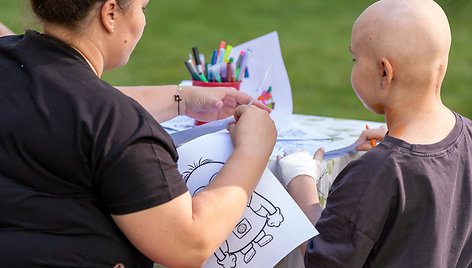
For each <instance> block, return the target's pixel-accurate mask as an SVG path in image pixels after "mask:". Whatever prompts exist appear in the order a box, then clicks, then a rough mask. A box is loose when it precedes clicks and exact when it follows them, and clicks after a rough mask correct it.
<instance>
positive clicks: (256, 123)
mask: <svg viewBox="0 0 472 268" xmlns="http://www.w3.org/2000/svg"><path fill="white" fill-rule="evenodd" d="M234 118H235V119H236V122H234V123H231V124H229V125H228V130H229V132H230V135H231V140H232V143H233V147H234V150H243V151H244V152H246V153H250V154H251V155H253V156H263V158H264V161H267V159H268V158H269V156H270V154H271V153H272V150H273V148H274V145H275V140H276V138H277V130H276V128H275V124H274V121H273V120H272V118H270V116H269V114H268V112H267V110H265V109H264V110H263V109H260V108H258V107H255V106H253V105H251V106H248V105H241V106H238V107H237V108H236V109H235V111H234Z"/></svg>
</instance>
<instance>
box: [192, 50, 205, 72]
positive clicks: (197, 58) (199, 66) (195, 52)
mask: <svg viewBox="0 0 472 268" xmlns="http://www.w3.org/2000/svg"><path fill="white" fill-rule="evenodd" d="M192 51H193V58H194V59H195V65H197V72H198V74H199V75H200V74H202V73H203V68H202V63H201V62H200V53H198V47H192Z"/></svg>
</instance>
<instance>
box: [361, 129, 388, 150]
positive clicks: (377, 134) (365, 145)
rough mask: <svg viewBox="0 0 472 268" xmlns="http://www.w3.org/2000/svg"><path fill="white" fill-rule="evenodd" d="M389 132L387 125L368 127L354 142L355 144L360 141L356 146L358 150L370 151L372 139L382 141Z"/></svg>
mask: <svg viewBox="0 0 472 268" xmlns="http://www.w3.org/2000/svg"><path fill="white" fill-rule="evenodd" d="M386 133H387V127H386V126H381V127H379V128H372V129H366V130H364V131H362V133H361V135H360V136H359V138H358V139H357V140H356V141H355V142H354V144H357V143H360V145H359V146H357V147H356V150H357V151H369V150H370V149H372V144H371V142H370V140H371V139H374V140H376V141H382V140H383V139H384V137H385V134H386Z"/></svg>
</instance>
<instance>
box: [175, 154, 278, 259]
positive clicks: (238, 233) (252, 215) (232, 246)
mask: <svg viewBox="0 0 472 268" xmlns="http://www.w3.org/2000/svg"><path fill="white" fill-rule="evenodd" d="M223 164H224V162H221V161H214V160H210V159H200V161H198V163H194V165H189V168H188V170H187V171H185V172H183V173H182V175H183V179H184V180H185V182H186V184H187V187H188V189H189V191H190V193H191V194H192V195H194V194H196V193H197V192H199V191H201V190H202V189H203V188H205V186H206V185H207V184H208V183H209V182H210V181H211V180H212V179H213V178H214V177H215V176H216V175H217V174H218V172H219V170H220V169H221V167H222V166H223ZM247 207H248V208H249V209H246V210H245V211H244V214H243V216H242V217H241V219H240V221H239V222H238V224H237V225H236V227H235V228H234V229H233V232H232V233H231V235H230V236H229V237H228V238H227V239H226V241H225V242H224V243H223V244H222V245H221V246H220V248H219V249H217V250H216V252H215V257H216V259H217V263H218V264H219V265H220V266H222V267H224V268H234V267H237V263H238V257H237V255H238V254H241V255H242V259H243V261H244V263H246V264H248V263H249V262H250V261H251V260H252V259H253V258H254V256H255V255H256V253H257V249H258V248H262V247H264V246H266V245H267V244H268V243H270V242H271V241H272V240H273V239H274V237H273V236H272V235H270V234H269V233H267V232H266V231H267V229H268V228H277V227H279V226H280V225H281V223H282V222H283V221H284V217H283V215H282V213H281V211H280V208H278V207H276V206H275V205H274V204H272V203H271V202H270V201H269V200H268V199H266V198H265V197H264V196H262V195H261V194H259V193H257V192H255V191H254V193H253V194H252V196H251V197H250V199H249V201H248V204H247ZM256 245H257V247H255V246H256Z"/></svg>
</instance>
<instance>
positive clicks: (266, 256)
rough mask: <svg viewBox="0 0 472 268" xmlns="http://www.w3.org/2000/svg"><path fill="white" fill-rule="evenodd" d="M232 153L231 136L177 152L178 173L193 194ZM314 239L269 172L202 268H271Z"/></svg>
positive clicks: (202, 141)
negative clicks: (233, 225)
mask: <svg viewBox="0 0 472 268" xmlns="http://www.w3.org/2000/svg"><path fill="white" fill-rule="evenodd" d="M232 150H233V147H232V145H231V140H230V137H229V134H228V133H222V132H218V133H214V134H209V135H205V136H202V137H200V138H197V139H195V140H193V141H190V142H188V143H186V144H184V145H182V146H181V147H179V148H178V150H177V151H178V153H179V162H178V166H179V171H180V172H181V173H182V175H183V178H184V180H185V181H186V183H187V187H188V188H189V191H190V193H191V194H192V195H193V194H195V193H197V192H198V191H200V190H202V189H203V188H204V187H205V186H206V185H207V184H208V183H209V182H210V181H211V180H212V179H213V178H214V176H215V175H216V174H217V173H218V171H219V170H220V169H221V167H222V166H223V164H224V163H225V161H226V160H227V159H228V157H229V155H230V154H231V152H232ZM222 198H224V197H222ZM224 216H225V215H221V217H224ZM316 234H317V231H316V229H315V228H314V227H313V225H312V224H311V223H310V221H309V220H308V219H307V218H306V217H305V215H304V214H303V212H302V211H301V210H300V208H299V207H298V206H297V205H296V203H295V202H294V201H293V199H292V198H291V197H290V195H289V194H288V193H287V192H286V190H285V189H284V188H283V186H282V185H281V184H280V183H279V181H278V180H277V178H275V177H274V175H273V174H272V173H271V172H270V171H269V170H268V169H266V170H265V172H264V174H263V175H262V178H261V180H260V182H259V184H258V185H257V187H256V189H255V191H254V193H253V195H252V198H251V200H250V202H249V203H248V207H247V208H246V210H245V212H244V214H243V216H242V217H241V220H240V221H239V223H238V224H237V225H236V227H235V229H234V230H233V232H232V233H231V234H230V236H229V237H228V239H227V240H226V241H225V242H224V243H223V244H222V245H221V247H220V248H219V249H218V250H217V251H216V252H215V254H214V255H213V256H212V257H211V258H210V259H209V260H208V261H207V262H206V264H205V265H204V267H219V268H221V267H236V268H241V267H273V266H274V265H276V264H277V263H278V262H279V261H280V260H281V259H282V258H283V257H284V256H286V255H287V254H288V253H289V252H290V251H292V250H293V249H294V248H296V247H297V246H299V245H300V244H301V243H303V242H304V241H306V240H308V239H309V238H311V237H313V236H315V235H316Z"/></svg>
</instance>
